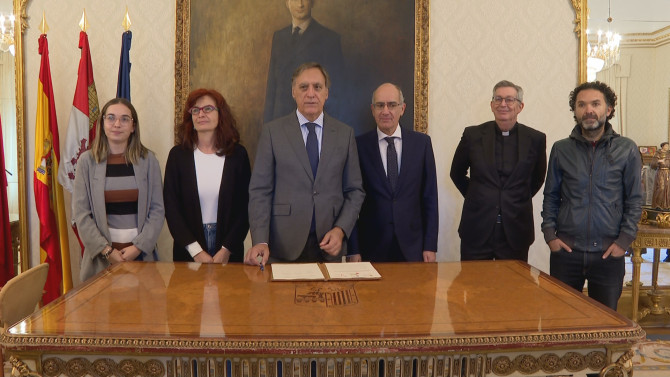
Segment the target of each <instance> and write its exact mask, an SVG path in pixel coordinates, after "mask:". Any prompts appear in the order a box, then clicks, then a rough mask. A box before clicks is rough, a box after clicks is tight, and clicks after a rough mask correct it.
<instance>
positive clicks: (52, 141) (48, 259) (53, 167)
mask: <svg viewBox="0 0 670 377" xmlns="http://www.w3.org/2000/svg"><path fill="white" fill-rule="evenodd" d="M39 53H40V55H42V60H41V63H40V76H39V82H38V84H37V119H36V121H35V172H34V178H33V181H34V186H35V206H36V208H37V215H38V217H39V219H40V260H41V262H42V263H49V275H48V277H47V282H46V284H45V285H44V290H45V293H44V296H43V300H42V302H43V303H44V304H48V303H49V302H51V301H53V300H54V299H56V298H58V296H60V295H61V294H63V293H66V292H67V291H69V290H70V289H72V272H71V271H70V249H69V242H68V238H67V222H66V220H65V205H64V202H63V188H62V186H61V185H60V184H58V182H57V179H56V174H58V163H59V159H60V148H59V144H58V143H59V141H58V122H57V120H56V105H55V103H54V98H53V97H54V94H53V87H52V85H51V69H50V67H49V42H48V41H47V35H46V34H42V35H40V38H39Z"/></svg>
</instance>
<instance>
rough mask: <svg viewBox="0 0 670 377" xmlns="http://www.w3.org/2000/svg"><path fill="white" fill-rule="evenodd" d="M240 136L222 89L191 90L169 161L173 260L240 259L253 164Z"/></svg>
mask: <svg viewBox="0 0 670 377" xmlns="http://www.w3.org/2000/svg"><path fill="white" fill-rule="evenodd" d="M239 142H240V133H239V132H238V130H237V123H236V121H235V118H234V117H233V114H232V112H231V111H230V107H229V106H228V103H227V102H226V100H225V99H224V98H223V96H222V95H221V93H219V92H217V91H216V90H211V89H197V90H194V91H193V92H191V93H190V94H189V96H188V98H187V99H186V106H185V109H184V117H183V121H182V123H181V124H180V125H179V126H178V128H177V136H176V140H175V144H176V145H175V146H174V147H173V148H172V150H170V154H169V156H168V159H167V164H166V166H165V188H164V191H163V194H164V197H165V216H166V219H167V223H168V228H169V229H170V233H171V234H172V238H173V239H174V248H173V255H172V257H173V260H174V261H195V262H200V263H228V262H242V259H243V256H244V239H245V238H246V235H247V232H248V230H249V216H248V212H247V205H248V202H249V179H250V177H251V167H250V164H249V156H248V155H247V150H246V149H245V148H244V147H243V146H242V145H240V144H239Z"/></svg>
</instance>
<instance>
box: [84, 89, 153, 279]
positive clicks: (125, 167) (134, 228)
mask: <svg viewBox="0 0 670 377" xmlns="http://www.w3.org/2000/svg"><path fill="white" fill-rule="evenodd" d="M100 119H101V121H100V123H101V124H99V125H98V127H97V129H96V135H95V140H94V141H93V145H92V147H91V150H89V151H86V152H84V153H82V155H81V156H80V157H79V161H78V163H77V173H76V176H75V181H74V194H73V196H72V200H73V201H74V209H73V212H74V216H73V217H74V219H75V223H76V225H77V231H78V234H79V237H80V238H81V241H82V242H83V244H84V255H83V257H82V261H81V271H80V277H81V281H85V280H87V279H88V278H90V277H92V276H93V275H95V274H97V273H98V272H100V271H102V270H103V269H105V268H106V267H107V266H109V265H110V264H115V263H120V262H125V261H133V260H140V261H141V260H144V261H150V260H156V259H157V258H156V241H157V240H158V236H159V234H160V232H161V229H162V228H163V222H164V220H165V209H164V207H163V191H162V182H161V170H160V166H159V165H158V160H157V159H156V156H155V155H154V154H153V152H151V151H150V150H148V149H147V148H146V147H145V146H144V145H142V142H141V141H140V122H139V120H138V117H137V111H135V108H134V107H133V105H132V104H131V103H130V102H129V101H128V100H126V99H124V98H115V99H113V100H111V101H109V102H107V103H106V104H105V106H104V107H103V108H102V114H101V117H100Z"/></svg>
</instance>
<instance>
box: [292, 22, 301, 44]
mask: <svg viewBox="0 0 670 377" xmlns="http://www.w3.org/2000/svg"><path fill="white" fill-rule="evenodd" d="M299 38H300V26H296V27H295V28H293V33H291V43H296V42H298V39H299Z"/></svg>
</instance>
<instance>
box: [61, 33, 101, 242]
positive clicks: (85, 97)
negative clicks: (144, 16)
mask: <svg viewBox="0 0 670 377" xmlns="http://www.w3.org/2000/svg"><path fill="white" fill-rule="evenodd" d="M79 48H80V49H81V59H80V60H79V71H78V76H77V77H78V78H77V86H76V87H75V91H74V100H73V101H72V111H70V122H69V123H68V127H67V133H66V135H65V148H64V150H63V154H62V155H61V160H60V165H59V167H58V182H60V184H61V185H63V188H65V189H66V190H67V191H69V192H70V193H74V177H75V173H76V170H77V162H78V161H79V156H81V154H82V153H84V152H85V151H87V150H89V149H90V148H91V144H92V143H93V138H94V137H95V128H96V124H97V122H98V118H100V108H99V107H98V92H97V91H96V89H95V81H94V80H93V63H92V61H91V49H90V48H89V45H88V35H87V34H86V32H85V31H82V32H80V33H79ZM72 203H73V210H72V212H71V213H74V200H73V201H72ZM72 230H74V234H75V236H77V239H78V240H79V246H80V247H81V254H82V255H84V244H83V243H82V242H81V239H80V238H79V233H78V232H77V225H76V224H75V223H74V220H73V221H72Z"/></svg>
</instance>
